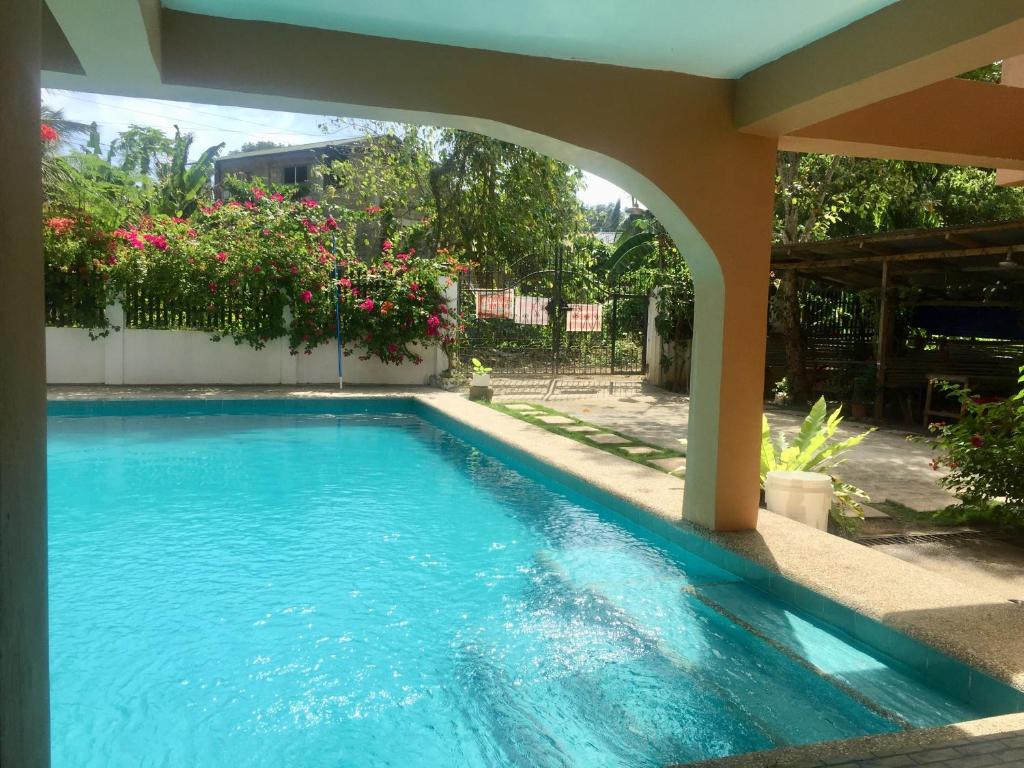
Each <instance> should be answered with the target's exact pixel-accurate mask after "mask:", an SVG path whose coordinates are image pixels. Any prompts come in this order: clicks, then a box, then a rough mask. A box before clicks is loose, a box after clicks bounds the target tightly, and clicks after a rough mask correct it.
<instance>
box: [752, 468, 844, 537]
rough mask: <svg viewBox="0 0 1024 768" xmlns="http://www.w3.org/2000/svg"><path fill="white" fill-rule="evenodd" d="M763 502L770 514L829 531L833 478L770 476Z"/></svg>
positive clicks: (797, 474)
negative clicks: (773, 513)
mask: <svg viewBox="0 0 1024 768" xmlns="http://www.w3.org/2000/svg"><path fill="white" fill-rule="evenodd" d="M764 502H765V506H766V507H768V510H769V511H770V512H775V513H776V514H779V515H782V516H784V517H788V518H790V519H792V520H798V521H799V522H801V523H804V524H805V525H810V526H813V527H814V528H817V529H818V530H819V531H825V530H828V511H829V509H830V508H831V507H832V478H831V477H829V476H828V475H826V474H824V473H823V472H769V473H768V475H767V476H766V477H765V479H764Z"/></svg>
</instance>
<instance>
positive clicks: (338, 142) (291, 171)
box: [213, 136, 366, 198]
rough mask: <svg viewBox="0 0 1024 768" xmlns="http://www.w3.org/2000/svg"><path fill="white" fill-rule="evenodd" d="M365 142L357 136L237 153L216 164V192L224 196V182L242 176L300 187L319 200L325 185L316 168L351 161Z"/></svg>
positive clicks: (303, 191) (220, 159)
mask: <svg viewBox="0 0 1024 768" xmlns="http://www.w3.org/2000/svg"><path fill="white" fill-rule="evenodd" d="M365 142H366V140H365V138H363V137H362V136H357V137H355V138H351V139H332V140H331V141H318V142H314V143H312V144H295V145H293V146H289V147H271V148H268V149H254V150H251V151H248V152H233V153H231V154H229V155H225V156H224V157H222V158H219V159H218V160H217V161H216V164H215V166H214V177H213V183H214V189H215V190H216V192H217V195H218V196H223V194H224V190H223V183H224V179H225V178H227V177H228V176H238V177H240V178H247V179H263V180H264V181H266V182H269V183H271V184H298V185H299V186H300V189H301V191H302V194H304V195H308V196H310V197H314V198H319V196H320V192H321V189H322V185H321V184H320V179H319V178H317V174H316V167H317V166H318V165H321V164H323V163H331V162H333V161H335V160H350V159H351V158H353V157H354V156H355V155H356V154H357V153H358V152H359V150H360V148H361V147H362V145H363V144H365Z"/></svg>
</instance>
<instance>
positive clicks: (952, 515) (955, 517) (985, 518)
mask: <svg viewBox="0 0 1024 768" xmlns="http://www.w3.org/2000/svg"><path fill="white" fill-rule="evenodd" d="M871 506H873V507H874V508H875V509H877V510H879V511H881V512H885V514H887V515H889V517H891V518H893V519H894V520H899V521H900V522H903V523H918V524H920V523H925V524H928V525H938V526H956V525H972V526H976V527H983V528H1005V529H1010V530H1015V531H1021V530H1024V520H1021V518H1019V517H1018V516H1016V515H1013V514H1010V513H1008V512H1007V511H1006V510H1005V509H1004V507H1003V505H1002V504H995V503H993V504H989V505H986V506H970V505H966V504H951V505H950V506H948V507H944V508H943V509H934V510H931V511H926V512H922V511H920V510H917V509H914V508H913V507H908V506H907V505H906V504H901V503H900V502H898V501H893V500H892V499H886V500H885V501H882V502H879V503H877V504H872V505H871Z"/></svg>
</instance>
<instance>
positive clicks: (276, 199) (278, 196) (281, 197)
mask: <svg viewBox="0 0 1024 768" xmlns="http://www.w3.org/2000/svg"><path fill="white" fill-rule="evenodd" d="M270 199H271V200H273V201H274V202H275V203H281V202H284V195H282V194H281V193H280V192H275V193H274V194H272V195H271V196H270Z"/></svg>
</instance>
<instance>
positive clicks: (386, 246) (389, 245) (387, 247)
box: [381, 240, 395, 251]
mask: <svg viewBox="0 0 1024 768" xmlns="http://www.w3.org/2000/svg"><path fill="white" fill-rule="evenodd" d="M394 247H395V244H394V243H392V242H391V241H390V240H385V241H384V245H382V246H381V248H382V249H384V250H385V251H390V250H391V249H392V248H394Z"/></svg>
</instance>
